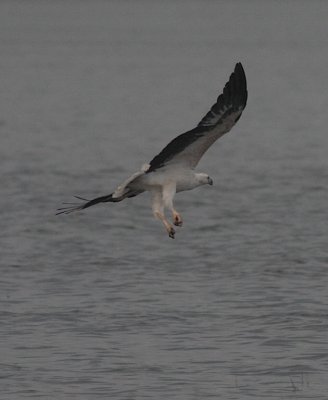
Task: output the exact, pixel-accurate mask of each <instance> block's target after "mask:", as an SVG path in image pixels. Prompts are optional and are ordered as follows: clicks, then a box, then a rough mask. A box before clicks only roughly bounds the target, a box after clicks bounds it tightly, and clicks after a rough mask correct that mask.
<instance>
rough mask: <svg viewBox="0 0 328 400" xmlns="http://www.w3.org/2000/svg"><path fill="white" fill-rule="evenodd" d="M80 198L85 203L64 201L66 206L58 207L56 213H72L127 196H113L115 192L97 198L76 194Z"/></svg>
mask: <svg viewBox="0 0 328 400" xmlns="http://www.w3.org/2000/svg"><path fill="white" fill-rule="evenodd" d="M74 197H75V198H76V199H78V200H83V203H76V202H75V203H63V204H65V207H61V208H58V209H57V212H56V215H59V214H70V213H72V212H74V211H80V210H84V209H85V208H88V207H91V206H94V205H95V204H98V203H107V202H112V203H115V202H118V201H121V200H123V199H124V198H125V197H126V196H121V197H113V194H109V195H107V196H101V197H96V198H95V199H92V200H88V199H85V198H83V197H80V196H74Z"/></svg>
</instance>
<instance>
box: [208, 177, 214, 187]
mask: <svg viewBox="0 0 328 400" xmlns="http://www.w3.org/2000/svg"><path fill="white" fill-rule="evenodd" d="M207 182H208V184H209V185H211V186H212V185H213V179H212V178H210V177H208V179H207Z"/></svg>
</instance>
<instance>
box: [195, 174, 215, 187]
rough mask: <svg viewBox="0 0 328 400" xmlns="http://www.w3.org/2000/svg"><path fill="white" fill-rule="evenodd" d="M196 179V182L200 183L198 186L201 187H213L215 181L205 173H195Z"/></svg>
mask: <svg viewBox="0 0 328 400" xmlns="http://www.w3.org/2000/svg"><path fill="white" fill-rule="evenodd" d="M195 179H196V182H197V183H198V186H201V185H213V179H212V178H210V177H209V176H208V175H207V174H205V173H204V172H198V173H195Z"/></svg>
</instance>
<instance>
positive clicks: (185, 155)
mask: <svg viewBox="0 0 328 400" xmlns="http://www.w3.org/2000/svg"><path fill="white" fill-rule="evenodd" d="M246 102H247V83H246V76H245V72H244V69H243V66H242V65H241V63H237V64H236V66H235V69H234V72H233V73H232V74H231V75H230V78H229V81H228V82H227V83H226V85H225V87H224V89H223V93H222V94H220V96H219V97H218V98H217V101H216V103H215V104H214V105H213V106H212V107H211V109H210V111H209V112H208V113H207V114H206V115H205V116H204V118H203V119H202V120H201V121H200V122H199V124H198V125H197V127H196V128H194V129H192V130H191V131H188V132H185V133H183V134H182V135H179V136H177V137H176V138H175V139H173V140H172V141H171V142H170V143H169V144H168V145H167V146H166V147H165V148H164V149H163V150H162V151H161V152H160V153H159V154H158V155H157V156H156V157H154V158H153V160H152V161H151V162H150V168H149V169H148V171H147V173H148V172H152V171H155V170H156V169H158V168H161V167H163V166H165V165H167V164H169V163H180V164H184V165H186V166H188V167H190V168H194V167H195V166H196V165H197V164H198V162H199V160H200V159H201V157H202V155H203V154H204V153H205V152H206V150H207V149H208V148H209V147H210V146H211V145H212V144H213V143H214V142H215V141H216V140H217V139H218V138H219V137H221V136H222V135H224V134H225V133H227V132H229V131H230V129H231V128H232V127H233V126H234V125H235V123H236V122H237V121H238V119H239V118H240V116H241V114H242V112H243V110H244V108H245V107H246Z"/></svg>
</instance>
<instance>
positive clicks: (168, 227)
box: [154, 211, 175, 239]
mask: <svg viewBox="0 0 328 400" xmlns="http://www.w3.org/2000/svg"><path fill="white" fill-rule="evenodd" d="M154 216H155V217H156V218H157V219H159V220H160V221H162V223H163V225H164V226H165V229H166V231H167V233H168V234H169V237H170V238H172V239H174V235H175V230H174V229H173V226H172V225H171V224H170V223H169V222H168V221H167V219H166V218H165V216H164V214H162V213H160V212H158V211H155V212H154Z"/></svg>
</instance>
